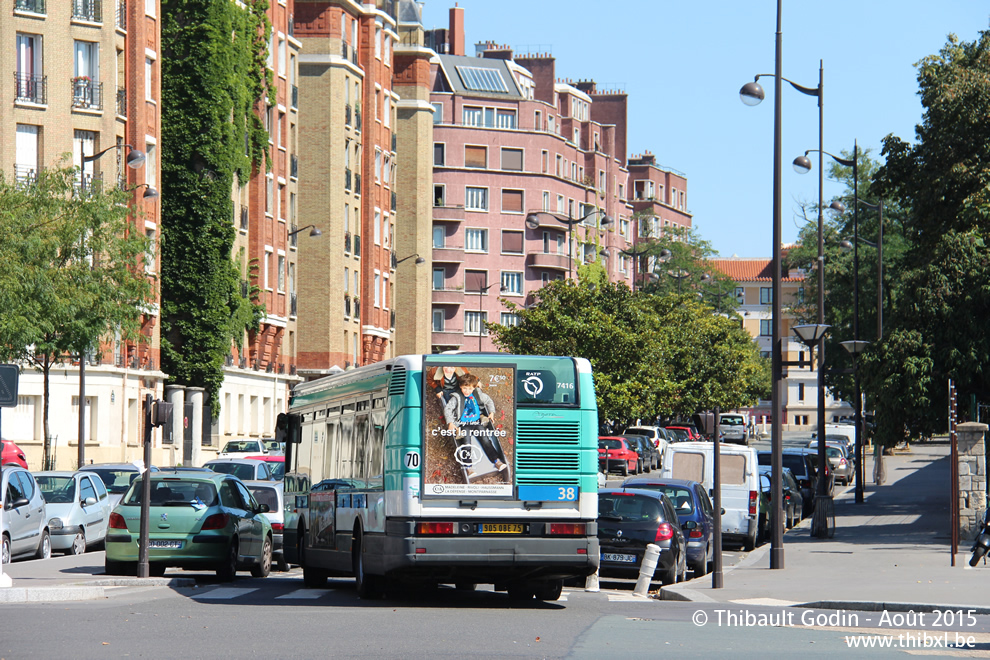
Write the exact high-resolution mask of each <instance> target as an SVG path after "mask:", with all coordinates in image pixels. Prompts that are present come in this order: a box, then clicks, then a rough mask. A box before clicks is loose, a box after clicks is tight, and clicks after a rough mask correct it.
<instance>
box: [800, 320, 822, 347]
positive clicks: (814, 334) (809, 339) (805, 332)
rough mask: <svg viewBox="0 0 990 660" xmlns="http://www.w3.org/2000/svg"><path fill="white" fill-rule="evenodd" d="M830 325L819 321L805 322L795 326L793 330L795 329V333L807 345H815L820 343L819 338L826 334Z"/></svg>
mask: <svg viewBox="0 0 990 660" xmlns="http://www.w3.org/2000/svg"><path fill="white" fill-rule="evenodd" d="M829 327H830V326H827V325H824V324H819V323H805V324H802V325H796V326H794V327H793V328H792V330H794V334H795V335H797V338H798V339H800V340H801V343H802V344H804V345H805V346H814V345H815V344H817V343H818V340H820V339H821V338H822V337H824V336H825V333H827V332H828V329H829Z"/></svg>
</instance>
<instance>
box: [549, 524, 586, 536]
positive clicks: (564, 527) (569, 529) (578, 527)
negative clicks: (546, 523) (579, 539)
mask: <svg viewBox="0 0 990 660" xmlns="http://www.w3.org/2000/svg"><path fill="white" fill-rule="evenodd" d="M587 529H588V528H587V525H585V524H584V523H550V535H551V536H553V535H557V534H560V535H563V536H584V535H585V533H586V530H587Z"/></svg>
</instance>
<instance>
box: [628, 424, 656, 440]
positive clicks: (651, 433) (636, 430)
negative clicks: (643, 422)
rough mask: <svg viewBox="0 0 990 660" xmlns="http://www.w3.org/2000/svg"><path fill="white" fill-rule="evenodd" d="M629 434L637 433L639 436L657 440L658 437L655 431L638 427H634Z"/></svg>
mask: <svg viewBox="0 0 990 660" xmlns="http://www.w3.org/2000/svg"><path fill="white" fill-rule="evenodd" d="M629 432H630V433H636V434H638V435H645V436H646V437H648V438H655V437H656V436H657V433H656V431H654V430H653V429H644V428H640V427H638V426H634V427H633V428H631V429H629Z"/></svg>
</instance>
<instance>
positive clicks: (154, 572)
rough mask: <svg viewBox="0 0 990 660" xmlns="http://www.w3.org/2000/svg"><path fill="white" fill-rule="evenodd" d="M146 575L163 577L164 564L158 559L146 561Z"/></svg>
mask: <svg viewBox="0 0 990 660" xmlns="http://www.w3.org/2000/svg"><path fill="white" fill-rule="evenodd" d="M148 575H150V576H151V577H164V575H165V564H163V563H161V562H160V561H153V562H149V563H148Z"/></svg>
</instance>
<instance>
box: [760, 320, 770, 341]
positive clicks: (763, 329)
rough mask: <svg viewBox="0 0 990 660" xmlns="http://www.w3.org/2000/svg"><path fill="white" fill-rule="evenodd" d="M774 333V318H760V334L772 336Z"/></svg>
mask: <svg viewBox="0 0 990 660" xmlns="http://www.w3.org/2000/svg"><path fill="white" fill-rule="evenodd" d="M772 335H773V320H772V319H760V336H761V337H770V336H772Z"/></svg>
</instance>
